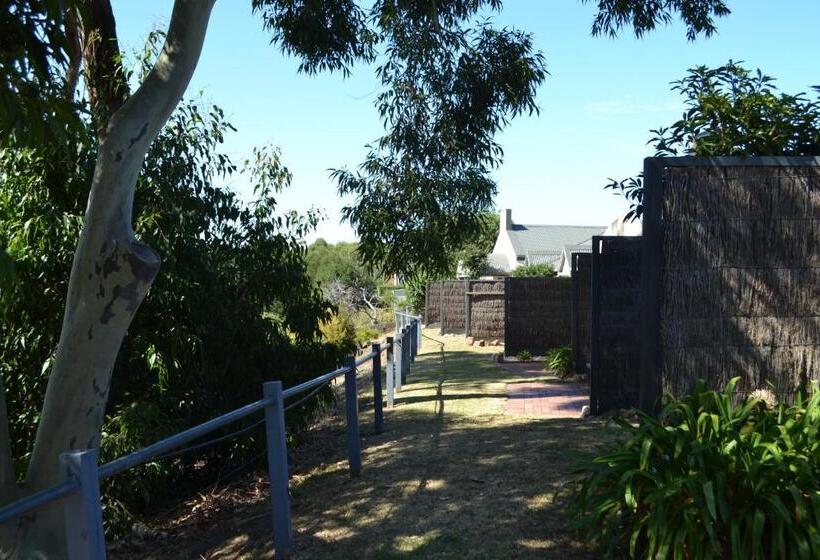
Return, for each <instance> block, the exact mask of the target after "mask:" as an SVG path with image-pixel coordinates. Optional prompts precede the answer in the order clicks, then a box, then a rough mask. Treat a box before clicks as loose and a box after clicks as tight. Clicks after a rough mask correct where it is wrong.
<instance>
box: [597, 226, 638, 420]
mask: <svg viewBox="0 0 820 560" xmlns="http://www.w3.org/2000/svg"><path fill="white" fill-rule="evenodd" d="M641 249H642V243H641V238H640V237H610V236H606V237H605V236H595V237H593V238H592V270H591V279H592V302H591V308H592V313H591V316H592V319H591V329H590V330H591V336H590V373H589V402H590V408H591V409H592V410H591V412H592V414H601V413H603V412H607V411H609V410H617V409H622V408H632V407H635V406H638V404H639V400H638V398H639V394H640V367H641V362H640V356H641V253H642V250H641Z"/></svg>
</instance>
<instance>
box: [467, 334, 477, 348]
mask: <svg viewBox="0 0 820 560" xmlns="http://www.w3.org/2000/svg"><path fill="white" fill-rule="evenodd" d="M473 342H475V339H474V338H473V337H472V336H468V337H467V344H468V345H469V346H472V345H473Z"/></svg>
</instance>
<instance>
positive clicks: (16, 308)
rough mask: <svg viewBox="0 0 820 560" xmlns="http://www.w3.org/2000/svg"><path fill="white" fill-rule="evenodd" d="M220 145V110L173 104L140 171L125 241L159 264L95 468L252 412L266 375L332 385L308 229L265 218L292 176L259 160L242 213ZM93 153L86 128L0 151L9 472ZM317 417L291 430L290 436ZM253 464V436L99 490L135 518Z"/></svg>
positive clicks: (56, 322)
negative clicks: (136, 241)
mask: <svg viewBox="0 0 820 560" xmlns="http://www.w3.org/2000/svg"><path fill="white" fill-rule="evenodd" d="M86 122H87V120H86ZM231 130H232V127H231V126H230V124H229V123H227V122H226V121H225V119H224V116H223V114H222V112H221V110H219V109H218V108H217V107H212V106H208V105H206V104H204V103H203V102H202V101H201V100H194V101H186V102H183V103H182V104H181V105H180V107H179V108H178V110H177V111H176V112H175V113H174V115H173V116H172V118H171V121H170V122H169V124H168V126H167V127H166V128H165V129H164V130H163V132H162V133H161V134H160V136H159V138H158V139H157V141H156V142H155V143H154V145H153V146H152V149H151V151H150V152H149V154H148V157H147V158H146V160H145V163H144V167H143V170H142V174H141V176H140V179H139V182H138V185H137V194H136V197H135V218H134V227H135V231H136V233H137V235H138V237H139V238H140V240H141V241H142V242H144V243H146V244H149V245H150V246H152V247H154V248H155V249H156V250H157V252H158V253H159V254H160V255H161V256H162V258H163V262H162V270H161V272H160V274H159V275H158V277H157V279H156V282H155V284H154V285H153V287H152V288H151V291H150V293H149V295H148V297H147V299H146V300H145V302H144V303H143V305H142V306H141V308H140V312H139V313H137V314H136V315H135V317H134V321H133V323H132V325H131V327H130V328H129V331H128V336H127V337H126V339H125V341H124V342H123V346H122V349H121V352H120V355H119V357H118V360H117V363H116V365H115V371H114V376H113V384H112V387H111V393H110V397H109V402H108V415H107V417H106V419H105V422H104V426H103V439H102V443H101V454H102V458H103V460H110V459H112V458H113V457H115V456H118V455H121V454H123V453H126V452H129V451H132V450H134V449H137V448H139V447H141V446H144V445H146V444H149V443H152V442H154V441H156V440H157V439H160V438H162V437H164V436H167V435H169V434H170V433H173V432H176V431H179V430H181V429H184V428H186V427H188V426H192V425H194V424H197V423H200V422H203V421H204V420H207V419H209V418H212V417H213V416H216V415H218V414H221V413H223V412H227V411H228V410H231V409H233V408H236V407H237V406H239V405H241V404H245V403H247V402H250V401H252V400H255V399H257V398H258V397H259V394H260V393H259V392H260V390H261V389H260V387H261V384H262V382H263V381H265V380H269V379H271V375H273V376H275V377H274V378H278V379H282V380H283V381H284V382H285V383H286V384H293V383H296V382H298V381H300V380H304V379H305V378H307V377H310V376H314V375H316V374H317V373H320V372H323V371H327V370H330V369H333V368H334V367H336V365H337V364H338V361H339V359H340V358H341V356H342V352H341V351H340V349H339V348H337V347H335V346H333V345H332V344H327V343H324V342H322V341H321V340H320V338H319V336H320V335H319V323H320V321H321V320H323V319H325V318H327V317H328V316H329V313H330V310H331V308H330V306H329V304H328V303H327V301H325V299H324V298H323V297H322V295H321V293H320V292H319V291H318V290H317V289H316V288H315V287H314V284H313V283H312V282H311V281H310V280H309V277H308V275H307V274H308V273H307V267H306V264H305V261H304V256H305V250H304V247H303V245H302V243H301V239H302V237H303V235H304V234H305V233H306V232H308V231H309V230H311V229H312V228H313V226H314V224H315V223H316V219H317V217H316V215H315V214H308V215H306V216H300V215H297V214H293V213H290V214H285V215H280V214H278V213H277V211H276V200H275V199H276V196H277V194H278V192H279V191H280V190H281V189H283V188H285V187H286V186H287V185H288V183H289V181H290V175H289V173H288V172H287V169H286V168H285V167H284V166H283V165H282V163H281V162H280V160H279V153H278V151H276V150H268V149H266V150H257V151H255V152H254V155H253V157H252V158H251V159H250V160H249V161H247V162H246V163H245V165H244V166H243V167H244V168H245V169H246V172H247V176H248V177H249V178H250V180H251V182H252V184H253V185H254V187H255V188H254V192H255V197H254V200H253V201H252V202H251V203H249V204H244V203H242V202H241V201H240V200H239V199H238V198H237V196H236V194H235V193H234V192H233V191H232V190H230V189H229V188H228V187H226V186H225V184H226V183H228V182H229V181H230V180H231V177H232V176H234V174H235V173H236V171H237V167H238V166H236V165H234V164H233V163H232V162H231V160H230V159H229V158H228V157H227V156H226V155H225V154H223V153H221V152H220V144H221V143H222V141H223V138H224V135H225V134H227V133H229V132H230V131H231ZM95 149H96V146H95V141H94V133H93V131H92V130H91V127H90V125H89V126H86V127H85V128H84V129H82V134H79V133H77V134H74V135H72V136H70V137H68V138H66V137H59V138H55V140H54V142H53V143H44V144H40V145H38V146H36V147H29V146H25V145H20V146H18V145H15V144H12V143H11V141H9V142H7V144H6V146H5V147H4V148H3V149H0V247H5V248H6V251H7V253H8V255H9V257H10V258H11V259H13V262H14V269H15V281H14V282H13V283H12V284H11V287H10V288H6V287H5V286H4V287H3V288H2V289H0V375H2V376H3V380H4V384H5V388H6V392H7V396H8V401H9V412H10V414H9V419H10V424H11V426H10V428H11V434H12V439H13V442H12V446H13V451H14V456H15V463H16V466H17V468H18V472H22V470H23V469H24V468H25V464H26V462H27V458H28V453H29V452H30V445H31V443H32V442H33V440H34V433H35V430H36V427H37V421H38V418H39V414H40V406H41V403H42V400H43V395H44V391H45V386H46V382H47V379H48V375H49V373H50V368H51V362H52V359H53V352H54V349H55V348H56V346H57V340H58V337H59V333H60V320H61V316H62V310H63V305H64V301H65V295H66V293H67V281H68V277H69V271H70V267H71V262H72V258H73V253H74V248H75V245H76V242H77V238H78V235H79V231H80V228H81V226H82V220H83V212H84V209H85V206H86V201H87V197H88V185H89V184H90V183H91V179H90V178H91V174H92V172H93V166H94V160H95V157H96V153H95ZM313 406H315V403H312V404H310V405H308V407H307V408H305V407H303V408H302V409H299V410H296V411H294V412H293V413H291V414H290V415H289V417H288V419H289V420H290V421H291V422H293V423H295V424H298V423H299V421H300V420H301V419H303V418H304V414H305V412H306V411H309V410H310V407H313ZM263 448H264V437H263V435H262V433H261V431H259V430H257V431H255V432H251V433H249V434H247V435H245V436H244V437H241V438H238V439H236V440H232V441H230V442H226V443H224V444H222V445H219V446H216V447H214V448H211V449H207V450H205V451H203V452H200V453H197V454H194V455H191V456H183V457H180V458H177V459H173V460H171V459H166V460H162V461H157V462H155V463H151V464H149V465H146V466H145V467H142V468H139V469H137V470H135V471H133V472H132V473H131V474H130V475H129V476H127V477H117V478H115V479H113V480H112V481H111V482H110V483H108V484H107V487H106V494H107V500H108V502H107V503H108V505H109V507H111V508H112V511H118V512H123V511H132V512H134V513H139V512H140V511H144V510H146V509H147V508H149V507H156V506H158V505H159V504H161V503H162V502H163V500H170V499H172V498H173V497H174V496H177V495H179V493H181V492H185V491H190V490H191V489H195V488H196V487H197V485H198V484H200V483H201V481H203V480H206V479H212V477H213V476H214V474H215V472H216V471H217V470H219V469H222V468H226V470H229V469H230V468H231V465H235V464H238V463H241V462H243V461H245V460H247V459H248V458H249V457H252V456H255V455H256V454H258V453H259V451H261V450H262V449H263ZM194 463H196V464H197V468H192V465H193V464H194ZM183 473H184V474H185V476H184V477H183ZM106 519H107V522H113V523H117V522H118V520H121V517H118V516H116V515H114V516H107V517H106Z"/></svg>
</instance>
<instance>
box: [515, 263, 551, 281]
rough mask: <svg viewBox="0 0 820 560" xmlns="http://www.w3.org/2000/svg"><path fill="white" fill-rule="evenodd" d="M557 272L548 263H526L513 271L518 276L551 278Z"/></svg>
mask: <svg viewBox="0 0 820 560" xmlns="http://www.w3.org/2000/svg"><path fill="white" fill-rule="evenodd" d="M555 274H556V272H555V269H554V268H552V266H550V265H548V264H525V265H524V266H519V267H518V268H516V269H515V270H513V273H512V275H513V276H515V277H516V278H550V277H552V276H555Z"/></svg>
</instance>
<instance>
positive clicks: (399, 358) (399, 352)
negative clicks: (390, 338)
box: [393, 331, 404, 392]
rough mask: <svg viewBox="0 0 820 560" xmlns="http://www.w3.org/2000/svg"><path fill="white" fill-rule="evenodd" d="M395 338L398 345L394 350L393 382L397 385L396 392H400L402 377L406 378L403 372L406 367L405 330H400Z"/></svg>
mask: <svg viewBox="0 0 820 560" xmlns="http://www.w3.org/2000/svg"><path fill="white" fill-rule="evenodd" d="M395 340H396V347H395V351H394V352H393V383H394V385H395V387H396V392H398V391H401V383H402V379H404V375H403V374H402V370H403V369H404V331H398V332H397V333H396V339H395Z"/></svg>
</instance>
